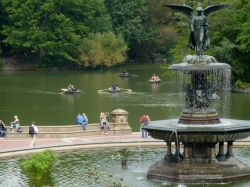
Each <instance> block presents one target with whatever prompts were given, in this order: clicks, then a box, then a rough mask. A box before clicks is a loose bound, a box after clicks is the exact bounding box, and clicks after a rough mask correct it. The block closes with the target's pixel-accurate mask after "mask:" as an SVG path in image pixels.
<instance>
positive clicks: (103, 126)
mask: <svg viewBox="0 0 250 187" xmlns="http://www.w3.org/2000/svg"><path fill="white" fill-rule="evenodd" d="M108 115H109V113H108V112H101V114H100V126H101V130H103V132H104V135H107V134H108V130H110V127H109V122H108V120H107V116H108Z"/></svg>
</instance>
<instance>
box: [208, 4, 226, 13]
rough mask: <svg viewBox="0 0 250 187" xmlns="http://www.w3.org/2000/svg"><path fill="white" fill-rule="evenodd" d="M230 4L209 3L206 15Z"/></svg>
mask: <svg viewBox="0 0 250 187" xmlns="http://www.w3.org/2000/svg"><path fill="white" fill-rule="evenodd" d="M227 6H228V5H225V4H223V3H221V4H218V5H209V6H208V7H206V8H205V9H204V15H205V16H207V15H208V14H210V13H211V12H214V11H217V10H220V9H223V8H225V7H227Z"/></svg>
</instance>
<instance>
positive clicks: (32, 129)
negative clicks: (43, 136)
mask: <svg viewBox="0 0 250 187" xmlns="http://www.w3.org/2000/svg"><path fill="white" fill-rule="evenodd" d="M37 133H38V127H37V126H36V124H35V122H32V124H31V125H30V127H29V134H30V136H31V138H32V141H31V144H30V146H32V147H34V146H35V145H36V137H37Z"/></svg>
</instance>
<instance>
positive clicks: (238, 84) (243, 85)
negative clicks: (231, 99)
mask: <svg viewBox="0 0 250 187" xmlns="http://www.w3.org/2000/svg"><path fill="white" fill-rule="evenodd" d="M234 85H235V87H236V88H240V89H246V87H247V83H246V82H243V81H241V80H237V81H236V82H235V83H234Z"/></svg>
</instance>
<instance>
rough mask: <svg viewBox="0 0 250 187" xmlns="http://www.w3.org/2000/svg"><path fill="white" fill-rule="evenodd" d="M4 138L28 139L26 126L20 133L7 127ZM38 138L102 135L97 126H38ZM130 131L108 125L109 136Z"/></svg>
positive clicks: (126, 128)
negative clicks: (84, 128) (85, 128)
mask: <svg viewBox="0 0 250 187" xmlns="http://www.w3.org/2000/svg"><path fill="white" fill-rule="evenodd" d="M7 128H8V130H7V135H6V138H28V137H30V135H29V133H28V129H29V127H28V126H22V132H21V133H19V132H15V130H14V132H11V131H10V128H9V127H7ZM38 130H39V133H38V137H39V138H67V137H79V136H95V135H102V134H104V133H103V131H102V130H101V128H100V125H99V124H89V125H88V127H87V130H83V128H82V126H81V125H67V126H38ZM131 133H132V130H131V128H130V127H129V126H123V127H122V128H120V127H119V128H116V127H115V126H114V124H112V123H111V124H110V130H109V133H108V134H109V135H115V134H131Z"/></svg>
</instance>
